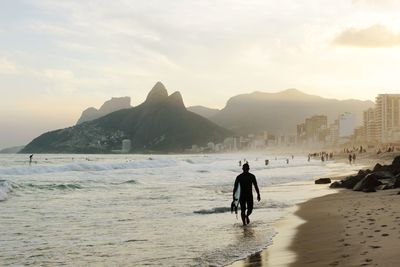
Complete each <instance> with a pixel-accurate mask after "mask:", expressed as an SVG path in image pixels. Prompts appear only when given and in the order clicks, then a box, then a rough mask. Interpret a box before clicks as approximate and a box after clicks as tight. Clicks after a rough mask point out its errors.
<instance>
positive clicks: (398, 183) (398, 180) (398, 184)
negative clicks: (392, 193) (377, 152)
mask: <svg viewBox="0 0 400 267" xmlns="http://www.w3.org/2000/svg"><path fill="white" fill-rule="evenodd" d="M395 179H396V181H395V182H394V185H393V188H400V174H398V175H397V176H396V177H395Z"/></svg>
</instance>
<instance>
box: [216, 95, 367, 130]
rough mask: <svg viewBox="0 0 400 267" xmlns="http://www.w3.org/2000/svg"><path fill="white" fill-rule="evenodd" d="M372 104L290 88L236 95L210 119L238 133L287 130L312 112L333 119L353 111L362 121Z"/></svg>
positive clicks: (330, 120) (294, 127)
mask: <svg viewBox="0 0 400 267" xmlns="http://www.w3.org/2000/svg"><path fill="white" fill-rule="evenodd" d="M373 106H374V103H373V102H372V101H360V100H336V99H327V98H322V97H319V96H315V95H309V94H305V93H303V92H301V91H299V90H296V89H288V90H285V91H282V92H279V93H264V92H254V93H250V94H242V95H237V96H234V97H232V98H230V99H229V100H228V102H227V104H226V106H225V107H224V108H223V109H222V110H221V111H220V112H218V113H217V114H216V115H214V116H212V117H211V118H210V120H211V121H213V122H215V123H216V124H218V125H220V126H222V127H225V128H227V129H229V130H232V131H234V132H235V133H237V134H250V133H259V132H262V131H268V132H270V133H272V134H286V133H296V125H297V124H300V123H301V122H304V120H305V119H306V118H307V117H310V116H313V115H326V116H328V121H329V122H333V121H334V120H335V119H337V118H338V116H339V114H341V113H344V112H351V113H354V114H355V115H356V118H357V123H358V124H361V122H362V116H363V111H364V110H366V109H368V108H371V107H373Z"/></svg>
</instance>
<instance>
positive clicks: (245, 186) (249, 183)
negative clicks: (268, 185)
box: [233, 163, 261, 225]
mask: <svg viewBox="0 0 400 267" xmlns="http://www.w3.org/2000/svg"><path fill="white" fill-rule="evenodd" d="M242 169H243V173H241V174H239V176H237V177H236V180H235V185H234V187H233V199H234V200H235V192H236V189H237V188H238V185H240V198H239V203H240V210H241V213H240V215H241V217H242V222H243V225H246V224H249V223H250V219H249V216H250V214H251V213H252V212H253V205H254V203H253V185H254V188H255V189H256V192H257V200H258V201H260V200H261V196H260V190H259V189H258V185H257V180H256V177H255V176H254V175H253V174H251V173H250V172H249V170H250V166H249V164H248V163H245V164H243V167H242ZM246 210H247V212H246Z"/></svg>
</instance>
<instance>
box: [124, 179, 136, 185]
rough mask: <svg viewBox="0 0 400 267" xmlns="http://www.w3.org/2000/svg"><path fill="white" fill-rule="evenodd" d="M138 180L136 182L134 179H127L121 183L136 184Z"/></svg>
mask: <svg viewBox="0 0 400 267" xmlns="http://www.w3.org/2000/svg"><path fill="white" fill-rule="evenodd" d="M137 183H138V182H136V181H135V180H128V181H125V182H123V184H137Z"/></svg>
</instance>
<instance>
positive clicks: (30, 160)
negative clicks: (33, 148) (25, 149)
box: [29, 154, 33, 164]
mask: <svg viewBox="0 0 400 267" xmlns="http://www.w3.org/2000/svg"><path fill="white" fill-rule="evenodd" d="M32 158H33V154H32V155H30V156H29V164H31V163H32Z"/></svg>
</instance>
